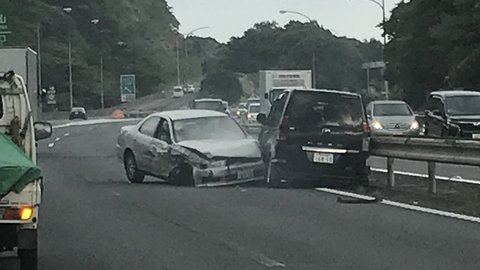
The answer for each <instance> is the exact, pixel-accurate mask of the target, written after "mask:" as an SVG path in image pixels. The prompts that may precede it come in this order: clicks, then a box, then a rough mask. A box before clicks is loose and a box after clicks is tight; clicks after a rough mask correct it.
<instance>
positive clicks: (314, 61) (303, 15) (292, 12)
mask: <svg viewBox="0 0 480 270" xmlns="http://www.w3.org/2000/svg"><path fill="white" fill-rule="evenodd" d="M287 13H290V14H296V15H300V16H302V17H304V18H305V19H307V20H308V21H309V22H311V23H313V22H315V21H314V20H312V19H310V17H308V16H307V15H305V14H303V13H301V12H297V11H291V10H280V14H287ZM316 58H317V57H316V55H315V50H313V52H312V81H313V88H317V75H316V62H317V61H316Z"/></svg>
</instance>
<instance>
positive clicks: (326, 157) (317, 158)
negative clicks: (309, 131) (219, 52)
mask: <svg viewBox="0 0 480 270" xmlns="http://www.w3.org/2000/svg"><path fill="white" fill-rule="evenodd" d="M313 162H315V163H325V164H333V154H323V153H313Z"/></svg>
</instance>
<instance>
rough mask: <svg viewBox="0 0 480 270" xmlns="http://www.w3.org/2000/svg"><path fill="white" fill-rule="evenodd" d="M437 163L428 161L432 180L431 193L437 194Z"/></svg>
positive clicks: (429, 175)
mask: <svg viewBox="0 0 480 270" xmlns="http://www.w3.org/2000/svg"><path fill="white" fill-rule="evenodd" d="M436 167H437V166H436V163H435V162H434V161H429V162H428V180H430V193H432V194H437V179H436V178H435V171H436Z"/></svg>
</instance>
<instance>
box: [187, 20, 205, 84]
mask: <svg viewBox="0 0 480 270" xmlns="http://www.w3.org/2000/svg"><path fill="white" fill-rule="evenodd" d="M208 28H210V26H203V27H199V28H196V29H193V30H192V31H190V32H188V33H187V34H186V35H185V42H184V43H185V72H184V73H185V79H186V81H187V83H188V80H187V76H188V71H190V69H189V68H188V43H187V42H188V38H189V37H190V36H192V35H193V33H195V32H197V31H200V30H204V29H208Z"/></svg>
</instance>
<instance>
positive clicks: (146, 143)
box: [132, 116, 160, 173]
mask: <svg viewBox="0 0 480 270" xmlns="http://www.w3.org/2000/svg"><path fill="white" fill-rule="evenodd" d="M159 122H160V117H158V116H151V117H149V118H148V119H146V120H145V121H144V122H143V123H142V125H141V126H140V128H139V129H138V133H137V136H135V137H134V138H133V145H132V148H133V153H134V155H135V159H136V161H137V166H138V168H139V169H140V170H142V171H145V172H148V173H153V172H151V171H150V170H149V169H150V163H151V159H152V156H151V153H150V150H151V142H152V139H153V137H154V135H155V131H156V130H157V128H158V124H159Z"/></svg>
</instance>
